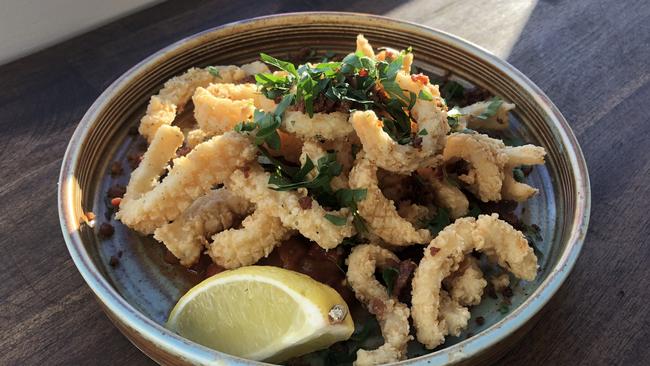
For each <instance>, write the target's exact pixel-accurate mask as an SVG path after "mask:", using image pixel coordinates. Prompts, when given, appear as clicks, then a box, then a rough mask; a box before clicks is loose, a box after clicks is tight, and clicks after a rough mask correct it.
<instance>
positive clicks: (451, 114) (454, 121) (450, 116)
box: [447, 107, 463, 131]
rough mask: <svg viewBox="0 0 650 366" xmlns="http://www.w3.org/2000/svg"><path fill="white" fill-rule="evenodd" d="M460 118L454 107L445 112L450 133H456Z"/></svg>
mask: <svg viewBox="0 0 650 366" xmlns="http://www.w3.org/2000/svg"><path fill="white" fill-rule="evenodd" d="M462 116H463V114H462V113H460V110H459V109H458V107H454V108H452V109H450V110H449V111H448V112H447V123H448V124H449V127H450V128H451V130H452V131H456V130H457V129H458V127H459V126H460V117H462Z"/></svg>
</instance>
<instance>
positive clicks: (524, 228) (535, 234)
mask: <svg viewBox="0 0 650 366" xmlns="http://www.w3.org/2000/svg"><path fill="white" fill-rule="evenodd" d="M520 226H521V232H523V233H524V236H525V237H526V240H528V244H530V246H531V247H533V251H534V252H535V255H537V256H538V257H542V256H543V253H542V251H541V250H539V246H538V244H537V243H538V242H541V241H543V240H544V239H543V238H542V234H541V233H540V231H541V230H540V228H539V226H537V225H535V224H533V225H528V224H523V223H522V224H521V225H520Z"/></svg>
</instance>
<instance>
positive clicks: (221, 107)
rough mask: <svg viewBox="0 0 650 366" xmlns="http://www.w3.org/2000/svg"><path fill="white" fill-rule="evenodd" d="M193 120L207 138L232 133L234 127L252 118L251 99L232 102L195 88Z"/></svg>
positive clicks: (252, 106) (253, 109) (252, 105)
mask: <svg viewBox="0 0 650 366" xmlns="http://www.w3.org/2000/svg"><path fill="white" fill-rule="evenodd" d="M192 101H193V102H194V118H195V119H196V122H197V123H198V125H199V127H200V128H201V130H202V131H203V132H205V133H206V135H208V136H214V135H221V134H223V133H225V132H226V131H232V130H233V128H234V127H235V125H236V124H237V123H239V122H242V121H250V120H251V119H252V118H253V112H254V111H255V105H254V104H253V99H244V100H232V99H228V98H221V97H215V96H214V95H213V94H212V93H210V92H209V91H208V90H206V89H204V88H200V87H199V88H196V91H195V92H194V96H192Z"/></svg>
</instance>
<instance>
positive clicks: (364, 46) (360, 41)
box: [356, 34, 375, 58]
mask: <svg viewBox="0 0 650 366" xmlns="http://www.w3.org/2000/svg"><path fill="white" fill-rule="evenodd" d="M356 52H360V53H361V54H363V55H364V56H366V57H370V58H375V51H374V50H373V49H372V46H371V45H370V42H368V40H367V39H366V37H364V36H363V34H359V35H357V50H356Z"/></svg>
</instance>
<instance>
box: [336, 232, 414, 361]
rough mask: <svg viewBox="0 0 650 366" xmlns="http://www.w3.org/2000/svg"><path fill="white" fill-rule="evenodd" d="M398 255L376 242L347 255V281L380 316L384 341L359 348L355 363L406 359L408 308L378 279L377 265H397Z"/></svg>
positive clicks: (370, 309)
mask: <svg viewBox="0 0 650 366" xmlns="http://www.w3.org/2000/svg"><path fill="white" fill-rule="evenodd" d="M398 262H399V258H397V256H396V255H395V254H393V253H392V252H391V251H389V250H387V249H384V248H381V247H379V246H377V245H373V244H364V245H357V246H356V247H354V249H352V253H350V256H349V257H348V272H347V280H348V283H349V284H350V286H351V287H352V290H353V291H354V294H355V296H356V297H357V299H359V301H360V302H361V303H363V304H364V305H365V306H366V307H367V308H368V311H370V313H371V314H373V315H375V316H376V317H377V320H378V321H379V326H380V327H381V333H382V335H383V337H384V344H383V345H382V346H381V347H379V348H378V349H375V350H372V351H367V350H359V351H357V360H356V361H355V363H354V364H355V365H358V366H361V365H379V364H384V363H389V362H396V361H400V360H403V359H405V358H406V344H407V342H408V341H409V340H410V339H412V337H411V336H410V335H409V322H408V318H409V309H408V307H407V306H406V305H404V304H402V303H401V302H399V301H398V300H397V298H394V297H389V296H388V291H387V290H386V288H385V287H384V286H382V285H381V284H380V283H379V282H378V281H377V280H376V279H375V270H376V269H377V268H382V267H387V266H394V264H395V263H398Z"/></svg>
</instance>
